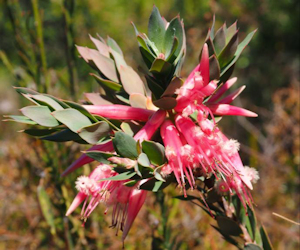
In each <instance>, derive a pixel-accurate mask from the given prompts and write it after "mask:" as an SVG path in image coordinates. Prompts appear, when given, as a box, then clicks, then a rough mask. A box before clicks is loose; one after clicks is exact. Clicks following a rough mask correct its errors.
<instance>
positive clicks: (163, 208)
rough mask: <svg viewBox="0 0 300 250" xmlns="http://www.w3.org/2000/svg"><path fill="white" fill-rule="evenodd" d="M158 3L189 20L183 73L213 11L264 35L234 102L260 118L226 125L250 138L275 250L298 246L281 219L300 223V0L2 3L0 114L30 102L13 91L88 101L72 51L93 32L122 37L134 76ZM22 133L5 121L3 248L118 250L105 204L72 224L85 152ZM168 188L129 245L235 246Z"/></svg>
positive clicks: (251, 50) (248, 57)
mask: <svg viewBox="0 0 300 250" xmlns="http://www.w3.org/2000/svg"><path fill="white" fill-rule="evenodd" d="M153 2H154V3H155V4H156V5H157V6H158V8H159V9H160V12H161V13H162V15H164V16H165V17H166V18H167V19H171V18H172V17H173V16H175V15H177V14H178V13H180V16H181V17H182V18H183V19H184V22H185V27H186V35H187V48H188V51H187V57H186V62H185V65H184V70H183V72H182V75H183V76H187V74H188V72H189V71H190V70H191V69H192V68H193V67H194V66H195V65H196V63H197V61H198V56H199V52H200V48H201V47H202V46H203V42H204V39H205V36H206V32H207V30H208V27H210V25H211V21H212V17H213V14H214V13H215V14H216V26H217V27H220V26H221V24H222V22H224V21H225V20H226V22H227V23H228V24H230V23H232V22H234V21H235V20H238V27H239V28H240V31H241V33H242V34H244V33H246V32H249V31H252V30H254V29H255V28H258V32H257V33H256V35H255V37H254V39H253V40H252V41H251V43H250V45H249V46H248V47H247V49H246V50H245V51H244V53H243V54H242V57H241V59H240V60H239V61H238V64H237V66H236V69H235V73H234V75H237V76H238V78H239V80H238V83H237V85H238V86H241V85H244V84H245V85H246V86H247V88H246V90H245V91H244V93H243V94H242V97H241V98H239V100H237V102H241V104H242V106H243V107H245V108H247V109H250V110H253V111H254V112H256V113H258V114H259V118H257V119H245V118H238V119H237V118H227V119H224V120H222V122H221V123H220V124H221V126H222V127H223V130H224V132H225V133H227V134H228V136H230V137H233V138H236V139H238V140H239V141H240V142H241V154H242V159H243V161H244V164H245V165H250V166H251V167H255V168H257V169H258V170H259V172H260V177H261V179H260V180H259V182H258V183H257V185H256V186H255V187H254V191H253V197H254V201H255V203H256V205H257V207H256V214H257V216H258V218H259V219H260V221H261V222H262V223H263V224H264V226H265V228H266V230H267V231H268V232H269V235H270V238H271V241H272V242H273V245H274V247H275V249H299V247H300V245H299V226H297V225H295V224H292V223H290V222H287V221H285V220H283V219H281V218H278V217H275V216H273V215H272V212H276V213H278V214H281V215H283V216H285V217H287V218H290V219H292V220H294V221H298V222H299V220H300V218H299V206H300V203H299V193H298V190H299V184H300V180H299V163H300V155H299V147H300V131H299V129H300V128H299V123H300V118H299V110H300V106H299V105H300V104H299V97H300V92H299V66H300V65H299V64H300V63H299V44H300V41H299V40H300V39H299V24H300V20H299V18H300V12H299V8H300V6H299V1H298V0H285V1H274V0H273V1H272V0H259V1H258V0H252V1H246V0H231V1H229V0H220V1H208V0H203V1H195V0H186V1H180V0H172V1H154V0H152V1H148V0H147V1H142V0H132V1H130V3H128V1H125V0H109V1H107V0H102V1H98V0H87V1H75V0H45V1H38V0H31V1H29V0H1V1H0V8H1V10H2V11H1V12H0V27H1V29H0V38H1V39H0V58H1V60H0V115H5V114H18V112H17V110H18V108H20V107H21V106H22V102H25V101H24V100H23V99H22V100H21V98H19V96H18V95H17V93H15V92H14V90H13V88H12V86H26V87H30V88H33V89H38V90H39V91H42V92H44V91H47V92H48V93H50V94H53V95H55V96H58V97H61V98H65V99H73V100H76V101H79V100H82V99H83V98H84V97H83V93H84V92H93V91H94V92H97V84H96V83H95V81H94V80H93V78H92V77H90V76H89V72H90V69H89V67H88V66H87V65H86V63H85V62H84V61H83V60H82V59H79V58H78V54H77V52H76V48H75V46H74V45H75V44H78V45H82V46H89V47H92V44H91V41H90V40H89V36H88V34H91V35H95V34H96V33H99V35H101V36H103V37H105V36H106V35H109V36H111V37H113V38H114V39H115V40H116V41H117V43H118V44H119V45H120V47H121V48H122V49H123V51H124V53H125V57H126V59H127V61H128V63H129V64H131V65H132V66H133V67H134V68H135V69H137V67H138V65H139V64H140V63H141V57H140V55H139V51H138V46H137V42H136V40H135V39H134V31H133V28H132V26H131V25H130V21H133V22H134V23H135V24H136V25H137V27H138V29H139V30H141V31H146V29H147V22H148V17H149V15H150V12H151V9H152V4H153ZM238 86H237V87H238ZM240 106H241V105H240ZM23 128H24V126H21V125H17V124H13V123H4V122H1V130H0V139H1V142H0V183H1V185H0V201H1V202H0V249H120V248H121V247H122V243H121V241H120V239H119V238H120V237H115V235H114V234H115V231H114V230H111V229H109V228H108V225H109V217H107V216H104V214H103V212H104V210H103V209H101V208H99V209H97V212H95V213H94V214H93V215H92V217H91V218H90V219H89V220H88V222H87V224H86V226H85V229H84V228H82V227H81V221H80V218H79V213H74V215H73V216H70V217H68V218H66V217H64V213H65V211H66V208H67V206H68V205H69V204H70V202H71V201H72V199H73V197H74V195H75V190H74V181H75V179H76V177H77V176H78V175H80V174H82V172H84V173H88V172H89V170H90V167H91V166H85V167H84V168H83V170H78V171H76V173H73V174H71V175H70V176H69V177H67V178H61V177H60V173H62V171H63V170H64V169H65V168H66V167H67V166H68V165H69V164H70V163H71V162H72V161H73V160H74V159H75V158H76V157H78V156H79V155H80V149H81V150H83V149H84V148H79V146H78V145H75V144H69V143H67V144H55V143H49V142H41V141H39V140H35V139H32V138H29V137H27V136H26V135H24V134H21V133H17V132H16V131H17V130H21V129H23ZM165 191H167V193H166V195H165V196H164V197H161V196H160V195H158V196H156V197H155V196H149V197H150V198H149V199H148V201H147V204H146V206H145V207H144V208H143V209H142V211H141V213H140V214H139V216H138V219H137V220H136V222H135V224H134V226H133V228H132V230H131V232H130V235H129V237H128V239H127V240H126V243H125V246H126V249H142V248H143V249H151V244H153V242H155V241H154V239H161V240H163V241H165V242H166V243H167V241H169V242H171V241H174V242H175V245H177V246H178V249H234V248H233V247H231V246H229V245H228V243H226V242H225V241H223V240H222V239H221V236H220V235H219V234H218V233H217V232H216V231H215V230H214V229H213V228H212V227H211V226H210V224H211V223H212V221H211V219H210V218H209V217H208V216H207V215H205V214H204V213H203V212H202V211H201V210H200V208H198V207H196V206H194V205H192V204H191V203H183V202H180V201H178V200H175V199H172V197H173V196H175V195H177V194H178V192H179V190H176V189H172V188H168V189H167V190H165ZM162 199H163V202H162ZM40 203H41V204H43V207H44V206H46V207H47V208H48V209H47V211H44V209H41V207H40V205H39V204H40ZM161 214H164V215H165V216H163V217H161ZM45 215H46V216H45ZM161 220H163V221H161ZM165 245H166V249H176V248H175V247H174V248H171V247H170V246H168V244H165ZM168 247H169V248H168ZM153 249H155V246H154V247H153Z"/></svg>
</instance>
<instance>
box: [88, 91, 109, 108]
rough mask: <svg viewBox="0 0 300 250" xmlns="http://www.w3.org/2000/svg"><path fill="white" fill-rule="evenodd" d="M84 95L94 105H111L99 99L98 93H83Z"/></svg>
mask: <svg viewBox="0 0 300 250" xmlns="http://www.w3.org/2000/svg"><path fill="white" fill-rule="evenodd" d="M84 95H85V97H86V98H87V99H88V100H89V101H90V102H91V103H92V104H94V105H112V103H111V102H110V101H107V100H106V99H104V98H103V97H101V96H100V93H84Z"/></svg>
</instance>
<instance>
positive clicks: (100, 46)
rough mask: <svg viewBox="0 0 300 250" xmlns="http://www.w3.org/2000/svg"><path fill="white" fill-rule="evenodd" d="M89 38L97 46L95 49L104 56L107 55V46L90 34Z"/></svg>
mask: <svg viewBox="0 0 300 250" xmlns="http://www.w3.org/2000/svg"><path fill="white" fill-rule="evenodd" d="M90 39H91V40H92V42H93V43H94V44H95V46H96V47H97V50H98V51H99V52H100V53H101V54H102V55H103V56H105V57H109V49H108V46H107V45H106V44H105V43H103V42H101V41H100V40H98V39H96V38H94V37H92V36H91V35H90Z"/></svg>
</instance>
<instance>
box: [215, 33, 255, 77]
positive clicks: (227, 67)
mask: <svg viewBox="0 0 300 250" xmlns="http://www.w3.org/2000/svg"><path fill="white" fill-rule="evenodd" d="M256 31H257V30H254V31H252V32H251V33H249V34H248V35H247V36H246V38H245V39H244V40H243V41H242V42H241V43H240V44H239V45H238V47H237V50H236V52H235V54H234V58H233V60H232V61H231V62H230V63H229V64H228V65H226V67H225V68H224V69H222V71H221V77H222V76H223V75H224V74H225V73H226V71H228V70H229V69H230V68H231V67H232V66H234V64H235V63H236V61H237V59H238V58H239V56H240V55H241V53H242V52H243V50H244V49H245V48H246V46H247V45H248V43H249V42H250V41H251V39H252V37H253V36H254V34H255V32H256Z"/></svg>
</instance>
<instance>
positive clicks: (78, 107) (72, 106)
mask: <svg viewBox="0 0 300 250" xmlns="http://www.w3.org/2000/svg"><path fill="white" fill-rule="evenodd" d="M64 102H65V103H66V104H67V105H69V107H71V108H73V109H76V110H78V111H79V112H80V113H82V114H83V115H84V116H86V117H88V118H89V119H90V121H91V122H97V121H98V120H97V119H96V118H95V117H94V116H93V115H92V114H91V113H90V112H89V111H87V110H86V109H85V108H84V107H82V106H81V105H79V104H78V103H76V102H71V101H64Z"/></svg>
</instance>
